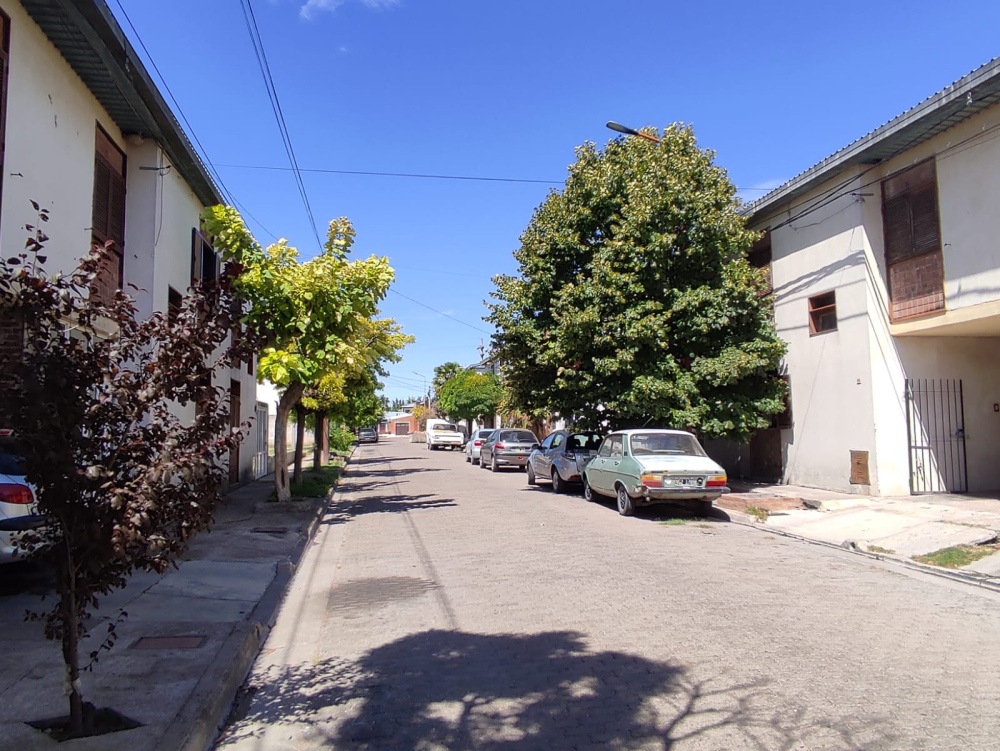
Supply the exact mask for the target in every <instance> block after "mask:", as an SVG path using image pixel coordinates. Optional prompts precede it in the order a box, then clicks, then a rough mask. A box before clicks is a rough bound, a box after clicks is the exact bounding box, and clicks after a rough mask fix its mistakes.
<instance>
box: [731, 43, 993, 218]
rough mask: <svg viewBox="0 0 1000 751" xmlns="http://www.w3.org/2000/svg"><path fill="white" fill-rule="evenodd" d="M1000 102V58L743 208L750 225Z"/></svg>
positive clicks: (906, 149)
mask: <svg viewBox="0 0 1000 751" xmlns="http://www.w3.org/2000/svg"><path fill="white" fill-rule="evenodd" d="M997 102H1000V58H995V59H993V60H991V61H990V62H988V63H987V64H986V65H983V66H982V67H980V68H977V69H976V70H974V71H972V72H971V73H969V75H967V76H965V77H964V78H962V79H960V80H958V81H956V82H955V83H953V84H952V85H951V86H948V87H947V88H945V89H942V90H941V91H939V92H938V93H936V94H934V95H933V96H930V97H928V98H927V99H925V100H924V101H923V102H921V103H920V104H918V105H917V106H916V107H913V108H912V109H909V110H907V111H906V112H904V113H903V114H902V115H900V116H899V117H896V118H894V119H893V120H890V121H889V122H887V123H886V124H885V125H883V126H881V127H880V128H877V129H875V130H873V131H872V132H871V133H869V134H868V135H866V136H863V137H861V138H859V139H858V140H857V141H855V142H854V143H852V144H850V145H849V146H846V147H844V148H843V149H841V150H840V151H837V152H836V153H834V154H832V155H830V156H828V157H827V158H826V159H824V160H823V161H821V162H819V163H818V164H816V165H814V166H813V167H810V168H809V169H807V170H806V171H805V172H803V173H801V174H800V175H797V176H796V177H793V178H792V179H791V180H789V181H788V182H786V183H785V184H784V185H781V186H779V187H778V188H775V189H774V190H772V191H771V192H770V193H768V194H767V195H765V196H763V197H762V198H759V199H757V200H756V201H754V202H752V203H749V204H747V205H746V206H744V207H743V214H744V215H745V216H746V217H747V218H748V219H749V221H750V222H751V223H753V222H754V221H756V220H759V219H763V218H766V216H767V215H768V214H769V213H772V212H773V211H774V210H775V209H777V208H779V207H781V206H784V205H785V204H788V203H791V202H792V201H794V200H795V199H797V198H800V197H801V196H803V195H805V194H806V193H808V192H809V191H811V190H814V189H816V188H818V187H820V186H821V185H822V184H823V183H825V182H827V181H828V180H830V179H832V178H833V177H836V176H837V175H838V174H839V173H841V172H843V171H845V170H847V169H850V168H852V167H857V166H858V165H868V164H879V163H880V162H884V161H887V160H888V159H891V158H893V157H895V156H897V155H899V154H902V153H903V152H905V151H908V150H909V149H912V148H914V147H915V146H919V145H920V144H922V143H924V142H925V141H928V140H930V139H931V138H933V137H934V136H936V135H938V134H939V133H942V132H944V131H946V130H948V129H949V128H951V127H952V126H954V125H957V124H958V123H960V122H962V121H963V120H966V119H968V118H970V117H972V116H973V115H975V114H977V113H979V112H982V111H983V110H985V109H987V108H988V107H992V106H993V105H994V104H996V103H997Z"/></svg>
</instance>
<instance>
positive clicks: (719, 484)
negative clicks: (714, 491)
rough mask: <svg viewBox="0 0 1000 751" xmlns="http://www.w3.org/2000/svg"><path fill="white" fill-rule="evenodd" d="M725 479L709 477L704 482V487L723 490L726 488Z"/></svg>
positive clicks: (716, 476)
mask: <svg viewBox="0 0 1000 751" xmlns="http://www.w3.org/2000/svg"><path fill="white" fill-rule="evenodd" d="M727 479H728V478H727V477H726V476H725V475H709V476H708V479H706V480H705V487H707V488H723V487H725V486H726V480H727Z"/></svg>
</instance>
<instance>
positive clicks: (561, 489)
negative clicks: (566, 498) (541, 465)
mask: <svg viewBox="0 0 1000 751" xmlns="http://www.w3.org/2000/svg"><path fill="white" fill-rule="evenodd" d="M552 492H553V493H565V492H566V483H564V482H563V479H562V478H561V477H560V476H559V470H558V469H555V468H553V470H552Z"/></svg>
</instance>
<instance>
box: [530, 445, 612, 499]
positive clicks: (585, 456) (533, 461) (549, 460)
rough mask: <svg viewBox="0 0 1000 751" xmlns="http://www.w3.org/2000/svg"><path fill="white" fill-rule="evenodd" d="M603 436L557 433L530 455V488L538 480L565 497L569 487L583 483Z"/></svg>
mask: <svg viewBox="0 0 1000 751" xmlns="http://www.w3.org/2000/svg"><path fill="white" fill-rule="evenodd" d="M602 438H603V436H602V435H601V434H600V433H574V432H572V431H569V430H557V431H555V432H554V433H551V434H550V435H548V436H546V437H545V440H544V441H542V444H541V445H540V446H539V447H538V448H536V449H535V450H534V451H532V452H531V454H529V455H528V465H527V472H528V484H529V485H535V484H536V483H537V482H538V481H539V480H544V481H546V482H551V483H552V491H553V492H555V493H563V492H565V491H566V490H567V489H568V487H567V486H568V485H569V484H570V483H581V482H583V469H584V467H586V466H587V463H588V462H589V461H590V460H591V459H592V458H593V457H595V456H596V455H597V449H598V448H600V445H601V439H602Z"/></svg>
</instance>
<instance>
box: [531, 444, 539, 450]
mask: <svg viewBox="0 0 1000 751" xmlns="http://www.w3.org/2000/svg"><path fill="white" fill-rule="evenodd" d="M537 448H538V444H537V443H533V444H531V450H532V451H534V450H535V449H537Z"/></svg>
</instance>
